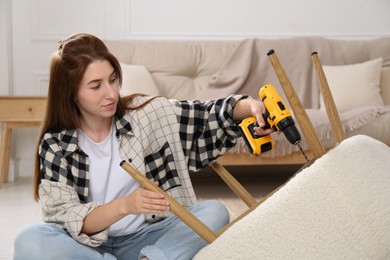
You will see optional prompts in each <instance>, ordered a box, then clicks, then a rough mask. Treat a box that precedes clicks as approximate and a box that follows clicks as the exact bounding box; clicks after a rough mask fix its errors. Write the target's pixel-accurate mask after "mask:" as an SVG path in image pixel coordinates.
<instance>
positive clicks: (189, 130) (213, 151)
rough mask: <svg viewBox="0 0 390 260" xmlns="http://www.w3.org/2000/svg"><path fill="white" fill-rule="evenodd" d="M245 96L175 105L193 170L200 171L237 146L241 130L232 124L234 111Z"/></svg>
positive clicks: (186, 152) (181, 133) (181, 134)
mask: <svg viewBox="0 0 390 260" xmlns="http://www.w3.org/2000/svg"><path fill="white" fill-rule="evenodd" d="M243 98H248V96H244V95H231V96H229V97H227V98H225V99H218V100H212V101H206V102H200V101H176V108H177V110H178V111H177V116H178V121H179V124H180V139H181V141H182V144H183V151H184V154H185V156H186V158H187V161H188V166H189V169H190V170H194V171H196V170H199V169H202V168H204V167H206V166H207V165H209V164H210V163H212V162H213V161H215V160H216V159H217V158H218V157H219V156H221V155H223V154H224V153H225V152H226V151H228V150H229V149H230V148H232V147H233V146H234V145H235V144H236V143H237V138H238V137H240V136H241V135H240V132H239V129H238V126H237V125H236V124H235V122H234V121H233V109H234V107H235V105H236V103H237V101H238V100H240V99H243Z"/></svg>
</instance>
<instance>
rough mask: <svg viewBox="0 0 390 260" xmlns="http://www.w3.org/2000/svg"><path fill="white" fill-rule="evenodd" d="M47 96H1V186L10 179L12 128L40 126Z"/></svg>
mask: <svg viewBox="0 0 390 260" xmlns="http://www.w3.org/2000/svg"><path fill="white" fill-rule="evenodd" d="M45 106H46V97H41V96H0V122H1V125H2V134H1V146H0V188H1V185H2V183H3V181H4V182H7V181H8V171H9V160H10V151H11V140H12V129H14V128H26V127H39V126H40V125H41V122H42V120H43V116H44V111H45Z"/></svg>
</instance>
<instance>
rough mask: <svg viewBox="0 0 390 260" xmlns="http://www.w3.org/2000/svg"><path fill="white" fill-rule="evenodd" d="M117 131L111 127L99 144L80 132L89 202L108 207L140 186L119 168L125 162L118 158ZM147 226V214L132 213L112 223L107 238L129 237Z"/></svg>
mask: <svg viewBox="0 0 390 260" xmlns="http://www.w3.org/2000/svg"><path fill="white" fill-rule="evenodd" d="M114 129H115V126H114V125H112V127H111V132H110V134H109V135H108V136H107V138H106V139H105V140H103V141H102V142H100V143H96V142H94V141H92V140H91V139H90V138H89V137H88V136H87V135H86V134H85V133H84V132H83V131H81V130H80V129H78V130H77V132H78V142H79V146H80V148H81V149H82V150H83V151H84V152H85V153H86V154H88V156H89V160H90V165H89V174H90V183H89V194H88V202H91V201H95V202H99V203H101V204H105V203H108V202H110V201H112V200H114V199H116V198H120V197H124V196H126V195H128V194H130V193H131V192H132V191H134V190H135V189H137V188H139V187H140V185H139V184H138V182H137V181H136V180H134V179H133V178H132V177H131V176H130V175H129V174H128V173H127V172H126V171H125V170H124V169H123V168H122V167H121V166H120V162H121V161H122V160H121V158H120V156H119V141H118V139H117V138H116V137H115V130H114ZM145 225H147V223H146V222H145V216H144V214H140V215H133V214H130V215H127V216H126V217H124V218H122V219H120V220H119V221H117V222H116V223H114V224H112V225H111V227H110V228H109V230H108V235H109V236H123V235H128V234H131V233H134V232H136V231H138V230H140V229H141V228H143V227H144V226H145Z"/></svg>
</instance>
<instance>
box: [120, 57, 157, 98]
mask: <svg viewBox="0 0 390 260" xmlns="http://www.w3.org/2000/svg"><path fill="white" fill-rule="evenodd" d="M120 65H121V68H122V87H121V90H120V93H121V95H123V96H125V95H130V94H134V93H142V94H147V95H150V96H158V95H159V91H158V88H157V85H156V83H155V82H154V80H153V78H152V75H150V73H149V71H148V70H147V69H146V67H145V66H143V65H133V64H124V63H121V64H120Z"/></svg>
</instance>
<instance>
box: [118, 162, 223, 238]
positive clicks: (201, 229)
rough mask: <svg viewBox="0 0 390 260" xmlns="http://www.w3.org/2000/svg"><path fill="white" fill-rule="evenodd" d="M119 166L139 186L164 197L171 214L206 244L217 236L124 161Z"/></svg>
mask: <svg viewBox="0 0 390 260" xmlns="http://www.w3.org/2000/svg"><path fill="white" fill-rule="evenodd" d="M121 166H122V167H123V169H125V170H126V171H127V172H128V173H129V174H130V175H131V176H132V177H133V178H134V179H135V180H136V181H137V182H138V183H140V184H141V186H142V187H144V188H145V189H147V190H150V191H155V192H158V193H160V194H162V195H163V196H164V198H165V199H167V200H168V201H169V206H170V209H171V211H172V213H173V214H175V215H176V216H177V217H178V218H180V219H181V220H182V221H183V222H184V223H185V224H187V226H189V227H190V228H191V229H192V230H194V231H195V232H196V233H197V234H198V235H199V236H201V237H202V238H203V239H204V240H206V241H207V242H208V243H211V242H213V241H214V240H215V239H216V238H217V237H218V234H216V233H214V232H213V231H212V230H211V229H209V228H208V227H207V226H206V225H205V224H203V223H202V222H201V221H200V220H199V219H198V218H196V217H195V216H194V215H192V214H191V212H189V211H188V210H187V209H186V208H185V207H183V206H182V205H181V204H180V203H178V202H177V201H176V200H175V199H174V198H172V197H171V196H169V195H168V194H167V193H166V192H164V191H163V190H162V189H160V188H159V187H157V186H156V185H155V184H154V183H153V182H152V181H150V180H149V179H148V178H146V177H145V176H143V175H142V173H140V172H139V171H138V170H137V169H135V168H134V167H132V166H131V165H130V164H129V163H127V162H126V161H122V162H121Z"/></svg>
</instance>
